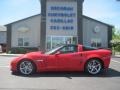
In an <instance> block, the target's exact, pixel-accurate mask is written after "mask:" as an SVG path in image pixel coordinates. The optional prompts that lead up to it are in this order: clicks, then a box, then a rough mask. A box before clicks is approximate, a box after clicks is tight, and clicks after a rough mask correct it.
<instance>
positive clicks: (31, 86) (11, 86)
mask: <svg viewBox="0 0 120 90" xmlns="http://www.w3.org/2000/svg"><path fill="white" fill-rule="evenodd" d="M13 58H14V57H11V56H0V90H120V58H112V61H111V64H110V68H109V70H108V71H107V72H104V73H102V74H100V75H96V76H91V75H87V74H85V73H83V72H61V73H58V72H51V73H37V74H34V75H32V76H29V77H25V76H20V75H13V74H11V71H10V69H9V63H10V61H11V60H12V59H13Z"/></svg>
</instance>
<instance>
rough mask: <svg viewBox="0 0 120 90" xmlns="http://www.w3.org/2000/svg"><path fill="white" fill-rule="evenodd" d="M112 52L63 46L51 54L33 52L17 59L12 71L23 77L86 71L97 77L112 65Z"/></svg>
mask: <svg viewBox="0 0 120 90" xmlns="http://www.w3.org/2000/svg"><path fill="white" fill-rule="evenodd" d="M110 59H111V51H110V50H107V49H97V48H93V47H88V46H83V45H63V46H60V47H57V48H55V49H53V50H51V51H49V52H45V53H41V52H40V51H39V52H31V53H27V54H24V55H22V56H20V57H18V58H15V59H14V60H12V62H11V70H12V71H13V72H19V73H21V74H23V75H30V74H33V73H34V72H48V71H86V72H87V73H89V74H92V75H95V74H98V73H100V72H101V71H102V70H103V69H107V68H108V67H109V64H110Z"/></svg>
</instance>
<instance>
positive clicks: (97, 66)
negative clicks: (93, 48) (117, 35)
mask: <svg viewBox="0 0 120 90" xmlns="http://www.w3.org/2000/svg"><path fill="white" fill-rule="evenodd" d="M101 69H102V64H101V62H100V61H98V60H96V59H93V60H91V61H89V62H88V64H87V71H88V72H89V73H90V74H94V75H95V74H98V73H99V72H100V71H101Z"/></svg>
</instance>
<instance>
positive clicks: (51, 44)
mask: <svg viewBox="0 0 120 90" xmlns="http://www.w3.org/2000/svg"><path fill="white" fill-rule="evenodd" d="M46 41H47V45H46V49H47V51H49V50H50V49H53V48H56V47H58V46H61V45H64V44H77V37H74V36H47V40H46Z"/></svg>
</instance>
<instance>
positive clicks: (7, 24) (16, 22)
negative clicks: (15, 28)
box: [4, 14, 41, 26]
mask: <svg viewBox="0 0 120 90" xmlns="http://www.w3.org/2000/svg"><path fill="white" fill-rule="evenodd" d="M39 15H41V14H36V15H33V16H29V17H27V18H24V19H20V20H17V21H14V22H11V23H8V24H5V25H4V26H7V25H9V24H14V23H17V22H20V21H23V20H27V19H29V18H32V17H35V16H39Z"/></svg>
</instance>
